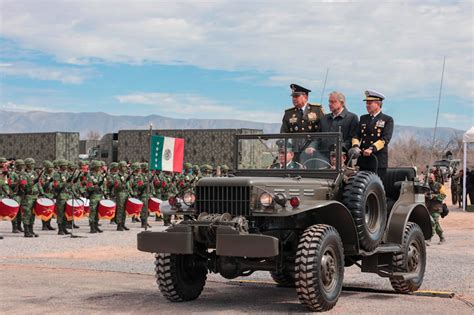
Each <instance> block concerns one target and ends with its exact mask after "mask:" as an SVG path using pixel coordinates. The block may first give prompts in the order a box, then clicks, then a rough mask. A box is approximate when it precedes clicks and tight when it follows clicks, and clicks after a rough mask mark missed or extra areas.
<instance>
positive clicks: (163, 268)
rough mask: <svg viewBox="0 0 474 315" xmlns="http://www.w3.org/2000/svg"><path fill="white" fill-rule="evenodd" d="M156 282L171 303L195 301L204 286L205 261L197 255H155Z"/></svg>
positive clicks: (205, 274) (205, 275) (205, 276)
mask: <svg viewBox="0 0 474 315" xmlns="http://www.w3.org/2000/svg"><path fill="white" fill-rule="evenodd" d="M155 265H156V267H155V271H156V282H157V284H158V287H159V288H160V291H161V293H162V294H163V296H164V297H165V298H166V299H167V300H169V301H172V302H184V301H191V300H195V299H197V298H198V297H199V295H201V292H202V290H203V288H204V285H205V284H206V279H207V267H206V261H205V260H204V259H202V258H200V257H199V256H197V255H176V254H156V260H155Z"/></svg>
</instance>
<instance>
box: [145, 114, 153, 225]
mask: <svg viewBox="0 0 474 315" xmlns="http://www.w3.org/2000/svg"><path fill="white" fill-rule="evenodd" d="M152 135H153V124H152V123H150V134H149V135H148V142H149V143H150V154H149V155H148V157H150V156H151V136H152ZM150 168H151V159H149V161H148V173H147V176H146V177H145V178H146V195H147V198H148V200H147V202H146V204H145V206H146V207H147V209H145V213H146V216H145V218H146V220H145V231H146V230H148V203H149V201H150V179H149V178H148V177H149V176H150Z"/></svg>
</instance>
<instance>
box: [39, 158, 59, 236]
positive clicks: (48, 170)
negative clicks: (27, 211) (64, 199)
mask: <svg viewBox="0 0 474 315" xmlns="http://www.w3.org/2000/svg"><path fill="white" fill-rule="evenodd" d="M43 168H44V172H43V174H42V175H41V178H40V184H41V186H42V188H43V192H44V197H46V198H48V199H51V200H52V199H54V192H53V189H52V187H51V180H52V178H53V173H54V165H53V163H52V162H51V161H49V160H44V161H43ZM41 222H42V224H43V228H42V230H43V231H48V230H49V231H54V230H56V229H55V228H54V227H52V226H51V219H49V220H48V221H41Z"/></svg>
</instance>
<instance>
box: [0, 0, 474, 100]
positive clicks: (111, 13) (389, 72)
mask: <svg viewBox="0 0 474 315" xmlns="http://www.w3.org/2000/svg"><path fill="white" fill-rule="evenodd" d="M3 11H4V14H3V16H2V26H3V27H2V30H1V34H2V36H4V37H5V38H8V39H10V40H13V41H15V42H16V43H18V44H19V45H20V46H21V47H22V48H23V49H34V50H38V51H41V52H43V53H46V54H50V55H53V56H55V57H56V58H57V59H58V60H59V61H61V62H68V63H72V64H78V65H84V64H90V63H94V62H97V61H99V62H117V63H128V64H141V63H147V62H152V63H160V64H170V65H173V64H185V65H193V66H196V67H200V68H205V69H219V70H229V71H235V70H245V71H246V70H251V71H258V72H262V73H266V72H268V73H270V80H269V82H268V84H270V85H271V84H278V83H279V82H282V80H281V79H282V78H288V80H290V81H294V80H291V78H296V79H298V80H299V81H301V82H308V83H310V84H311V86H310V87H311V88H312V89H314V90H317V89H319V88H321V86H320V85H321V84H322V83H323V80H324V75H325V72H326V69H327V68H330V73H329V80H328V85H332V86H337V88H338V89H339V90H343V91H345V92H346V93H350V92H360V91H363V90H364V89H366V88H367V87H371V88H374V89H377V90H381V91H384V93H385V94H387V96H390V97H399V96H410V95H417V94H419V91H430V90H435V89H437V87H438V86H439V80H440V76H441V65H442V60H443V56H447V64H446V73H445V91H446V94H450V95H457V96H460V97H462V98H464V99H465V100H470V99H472V97H473V96H474V94H473V93H474V81H473V79H472V68H473V55H472V50H473V40H472V36H473V31H472V28H473V23H472V17H473V16H472V12H473V11H472V2H470V1H466V2H451V1H450V2H442V1H434V2H410V3H403V2H398V1H397V2H395V1H393V2H392V1H390V2H387V1H380V2H378V1H367V2H362V3H360V2H343V3H341V2H339V1H323V2H315V1H310V0H308V1H299V2H298V3H294V2H292V1H288V2H283V1H279V2H270V1H269V2H266V1H262V2H256V3H254V2H246V1H243V2H242V1H239V2H236V1H209V2H202V1H199V2H197V1H196V2H176V3H174V2H169V1H145V0H144V1H138V2H133V1H125V0H122V1H107V0H104V1H100V2H94V1H86V2H84V1H67V2H65V1H40V2H35V1H15V0H10V1H9V0H4V1H3ZM287 83H288V81H286V82H285V85H287ZM466 91H468V92H466ZM428 94H429V93H428Z"/></svg>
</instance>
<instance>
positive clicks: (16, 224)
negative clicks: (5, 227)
mask: <svg viewBox="0 0 474 315" xmlns="http://www.w3.org/2000/svg"><path fill="white" fill-rule="evenodd" d="M24 168H25V161H23V160H21V159H18V160H16V161H15V171H14V172H12V173H11V186H10V187H11V190H12V195H13V199H14V200H15V201H16V202H17V203H18V204H19V205H21V201H22V198H23V195H22V194H20V181H21V177H24V176H25V175H24V173H25V170H24ZM22 221H23V220H22V213H21V211H18V214H17V215H16V217H15V219H13V220H12V233H20V232H24V230H23V229H22V227H21V222H22Z"/></svg>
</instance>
